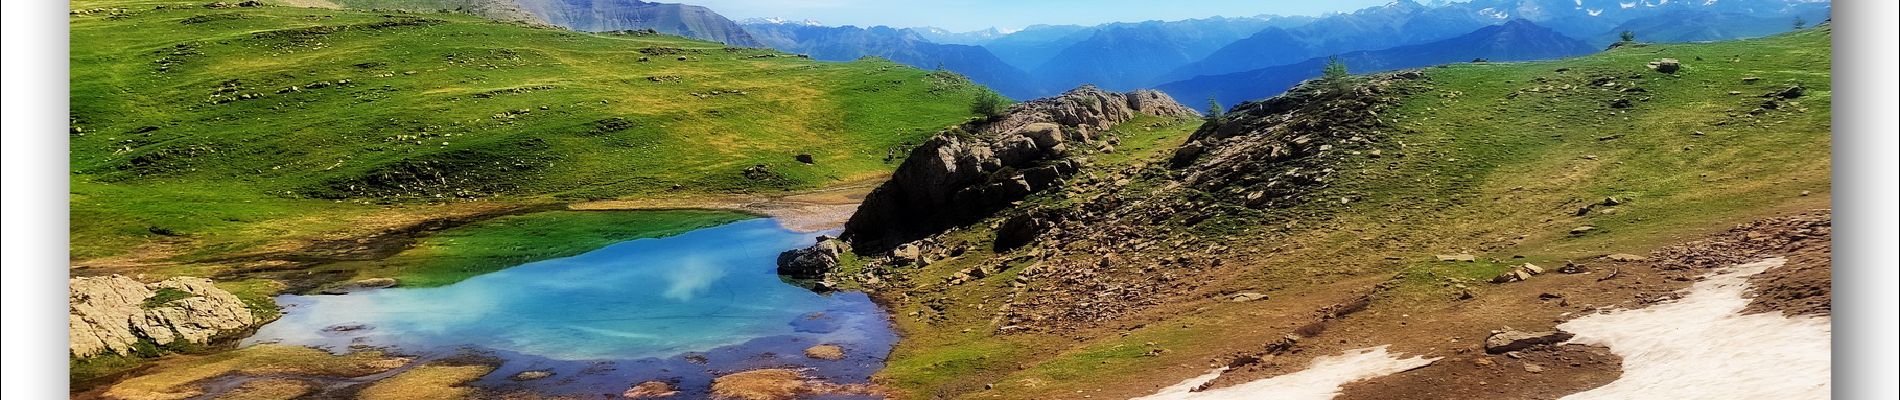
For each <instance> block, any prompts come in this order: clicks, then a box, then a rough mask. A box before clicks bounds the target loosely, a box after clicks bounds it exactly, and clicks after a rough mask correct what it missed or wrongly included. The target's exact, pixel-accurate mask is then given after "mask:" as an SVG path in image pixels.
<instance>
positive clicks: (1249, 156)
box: [1170, 71, 1429, 209]
mask: <svg viewBox="0 0 1900 400" xmlns="http://www.w3.org/2000/svg"><path fill="white" fill-rule="evenodd" d="M1364 79H1365V81H1363V82H1360V83H1358V84H1355V85H1351V86H1344V87H1342V86H1338V85H1332V84H1328V83H1326V82H1322V81H1318V80H1315V81H1309V82H1307V83H1306V84H1302V85H1300V86H1298V87H1295V88H1293V89H1292V90H1289V91H1287V92H1286V94H1283V95H1280V96H1277V97H1274V98H1270V99H1266V100H1262V101H1256V102H1248V103H1243V104H1241V105H1239V106H1236V107H1234V109H1233V110H1232V111H1230V112H1228V113H1227V114H1226V116H1224V117H1223V118H1221V119H1220V120H1219V121H1216V122H1215V123H1210V124H1206V125H1203V126H1202V127H1201V129H1200V130H1198V131H1196V132H1195V133H1194V135H1193V136H1191V137H1189V139H1188V142H1187V143H1185V144H1183V145H1182V146H1181V147H1179V148H1178V149H1176V151H1175V154H1174V156H1173V157H1172V158H1171V159H1170V164H1171V166H1172V167H1173V168H1175V169H1177V170H1180V171H1182V172H1183V173H1184V174H1185V177H1183V178H1182V179H1181V180H1180V181H1181V183H1183V184H1186V185H1187V186H1189V187H1192V188H1195V189H1199V190H1202V191H1206V192H1210V193H1229V194H1232V195H1234V197H1235V198H1238V199H1242V200H1241V203H1242V204H1243V205H1244V206H1246V207H1249V208H1255V209H1261V208H1278V207H1284V206H1288V205H1292V204H1296V203H1298V202H1300V201H1303V200H1305V199H1304V197H1305V195H1307V194H1310V193H1312V192H1313V190H1312V189H1313V188H1317V187H1323V186H1325V185H1327V184H1328V183H1329V182H1331V180H1332V173H1333V169H1332V168H1331V167H1330V164H1332V163H1335V162H1337V161H1339V160H1341V159H1344V158H1345V157H1352V156H1362V157H1402V156H1403V154H1384V153H1382V150H1381V149H1379V147H1381V146H1380V145H1381V142H1382V141H1383V139H1384V135H1383V134H1382V133H1381V132H1383V131H1385V129H1384V128H1386V127H1387V126H1388V125H1389V124H1390V122H1389V121H1386V120H1384V119H1382V118H1381V117H1380V112H1383V111H1386V110H1387V109H1388V108H1390V107H1393V106H1396V105H1397V104H1396V102H1394V101H1392V100H1391V99H1393V98H1396V97H1398V96H1400V95H1402V94H1404V93H1407V92H1411V91H1417V90H1429V87H1428V86H1427V84H1426V78H1425V76H1424V75H1423V74H1421V73H1419V72H1416V71H1402V72H1394V73H1386V74H1379V75H1373V76H1368V77H1365V78H1364ZM1347 201H1350V199H1348V200H1347Z"/></svg>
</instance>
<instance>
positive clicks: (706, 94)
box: [68, 1, 986, 259]
mask: <svg viewBox="0 0 1900 400" xmlns="http://www.w3.org/2000/svg"><path fill="white" fill-rule="evenodd" d="M233 3H235V2H233ZM72 7H73V8H74V9H75V10H94V9H101V10H98V11H87V12H75V14H74V15H73V16H72V17H71V26H72V60H71V61H72V71H71V72H72V92H71V94H72V113H71V121H72V125H73V129H72V131H71V132H69V133H68V134H69V137H70V139H71V146H72V147H71V148H72V154H71V160H72V173H73V202H72V205H73V226H74V228H73V245H74V254H75V258H77V259H90V258H97V257H106V256H116V255H123V254H126V253H127V252H128V251H131V250H133V249H137V248H141V247H142V246H147V245H150V244H153V243H162V244H180V243H183V244H186V246H184V248H185V249H186V250H174V251H180V252H200V253H228V252H232V251H239V250H243V249H250V248H255V247H257V246H259V245H263V244H266V243H269V242H271V241H273V240H277V239H281V238H284V237H295V236H300V235H312V234H316V233H321V232H331V231H335V230H338V229H345V228H348V227H350V226H352V225H355V224H356V223H357V222H358V221H360V220H361V219H363V218H370V217H372V216H373V215H381V214H388V213H389V212H390V211H389V210H388V209H384V208H380V207H376V206H369V205H365V204H403V205H413V204H418V203H454V202H460V201H467V200H485V201H490V202H497V201H498V202H530V203H533V202H564V201H572V200H582V199H602V198H622V197H638V196H643V195H652V194H660V193H669V192H678V191H684V192H700V193H706V192H711V193H722V192H759V191H780V190H787V189H800V188H811V187H817V186H821V185H825V184H827V183H830V182H837V181H845V180H856V179H863V178H867V177H871V176H875V175H876V174H880V173H884V172H886V171H888V169H890V168H891V167H892V165H891V164H889V163H888V162H887V160H886V159H885V158H886V155H887V154H889V151H890V149H892V148H893V147H899V146H901V145H902V144H903V143H906V142H910V141H915V140H917V139H919V138H921V137H924V136H927V135H928V134H930V133H932V132H935V131H936V130H938V129H940V128H941V127H943V126H946V125H949V124H954V123H957V122H960V121H962V120H964V119H966V118H968V117H969V116H970V112H969V110H968V104H969V103H970V101H971V99H972V98H974V96H975V95H976V94H977V93H978V92H980V91H983V90H986V89H983V88H981V87H979V86H977V85H973V84H970V83H968V81H966V80H964V79H962V78H961V77H957V76H954V75H949V74H942V73H932V72H927V71H921V70H917V69H912V68H908V67H904V66H902V65H898V64H895V63H890V62H884V61H875V60H866V61H859V62H852V63H822V62H816V61H812V60H808V59H803V58H798V57H793V56H789V55H786V54H781V53H777V52H773V51H769V50H752V49H733V48H726V47H724V46H722V45H720V44H717V43H709V42H701V41H692V40H687V39H681V38H677V37H670V36H659V35H639V34H623V35H615V34H602V35H592V34H582V33H574V32H567V31H561V30H552V29H540V28H533V27H526V26H521V25H517V24H509V23H501V22H492V21H488V20H483V19H480V18H477V17H473V16H467V15H459V14H400V15H385V14H380V13H371V12H365V11H347V10H329V9H313V8H294V7H274V6H265V7H228V8H208V7H206V6H205V4H204V3H202V2H189V3H180V2H154V1H77V2H74V3H73V5H72ZM801 154H808V155H810V156H811V159H812V160H811V161H812V163H811V164H806V163H802V162H800V161H797V160H795V156H798V155H801ZM759 166H762V167H759ZM173 247H176V246H173Z"/></svg>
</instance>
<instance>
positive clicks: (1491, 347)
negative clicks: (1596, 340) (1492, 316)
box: [1484, 328, 1576, 354]
mask: <svg viewBox="0 0 1900 400" xmlns="http://www.w3.org/2000/svg"><path fill="white" fill-rule="evenodd" d="M1573 336H1576V335H1574V334H1571V333H1570V332H1564V331H1548V332H1524V331H1519V330H1515V329H1508V328H1507V329H1504V330H1501V331H1497V332H1495V333H1492V334H1491V336H1490V337H1487V338H1484V352H1486V353H1491V354H1504V353H1509V352H1513V351H1518V350H1523V349H1528V348H1531V347H1532V346H1540V345H1554V344H1559V343H1563V342H1564V341H1567V340H1570V338H1571V337H1573Z"/></svg>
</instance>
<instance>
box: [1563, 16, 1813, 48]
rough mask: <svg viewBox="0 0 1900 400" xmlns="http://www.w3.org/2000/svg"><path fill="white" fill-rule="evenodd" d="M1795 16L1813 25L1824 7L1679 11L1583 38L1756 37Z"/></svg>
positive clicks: (1790, 23) (1783, 27)
mask: <svg viewBox="0 0 1900 400" xmlns="http://www.w3.org/2000/svg"><path fill="white" fill-rule="evenodd" d="M1797 17H1798V18H1800V20H1801V21H1802V22H1803V23H1804V24H1805V25H1807V26H1814V24H1818V23H1821V21H1823V20H1826V19H1827V9H1818V10H1807V11H1805V12H1797V13H1795V15H1771V16H1757V15H1749V14H1737V13H1718V12H1703V11H1678V12H1672V13H1668V14H1663V15H1657V16H1652V17H1642V18H1637V19H1632V20H1629V21H1625V22H1623V23H1622V24H1619V25H1617V26H1616V27H1615V28H1612V29H1610V30H1609V31H1607V32H1603V33H1602V34H1600V35H1596V36H1594V37H1588V38H1586V39H1588V40H1590V43H1591V44H1596V45H1599V46H1601V45H1608V44H1610V43H1613V42H1616V41H1617V40H1619V36H1620V35H1621V33H1622V32H1623V31H1629V32H1631V33H1635V34H1636V39H1637V41H1642V42H1657V43H1672V42H1701V41H1714V40H1727V39H1740V38H1755V37H1763V36H1768V35H1773V34H1777V33H1781V32H1786V31H1788V30H1790V29H1793V28H1794V23H1795V19H1796V18H1797Z"/></svg>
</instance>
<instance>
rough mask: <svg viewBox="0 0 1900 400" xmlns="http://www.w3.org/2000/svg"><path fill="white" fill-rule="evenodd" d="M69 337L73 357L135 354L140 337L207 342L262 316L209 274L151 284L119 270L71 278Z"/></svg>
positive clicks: (157, 340) (160, 341) (165, 341)
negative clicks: (110, 274)
mask: <svg viewBox="0 0 1900 400" xmlns="http://www.w3.org/2000/svg"><path fill="white" fill-rule="evenodd" d="M70 284H71V287H72V289H71V290H72V291H71V292H70V293H69V294H68V300H69V302H70V303H69V305H70V307H71V308H70V314H69V315H68V317H69V320H68V322H69V327H70V328H71V330H70V331H69V339H70V347H69V350H71V352H72V355H73V356H74V357H81V358H84V357H91V356H96V355H100V354H107V353H113V354H133V350H134V346H135V345H137V344H138V343H139V342H142V341H149V342H151V343H155V344H169V343H173V342H180V341H182V342H186V343H205V342H209V341H210V340H211V339H212V338H214V337H217V336H219V335H221V334H224V333H227V332H231V331H236V330H241V329H245V328H249V327H251V326H254V325H257V324H258V323H260V322H262V321H259V320H258V318H257V316H256V315H255V314H252V313H251V310H250V309H249V308H248V307H245V305H244V301H242V300H239V299H238V298H237V296H236V295H233V294H231V292H228V291H225V290H224V289H219V288H217V286H214V285H212V283H211V280H209V279H204V278H193V277H176V278H171V279H166V280H164V281H160V282H157V283H152V284H144V283H139V282H138V281H136V280H132V278H127V277H125V276H121V275H113V276H105V277H80V278H72V280H71V281H70Z"/></svg>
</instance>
